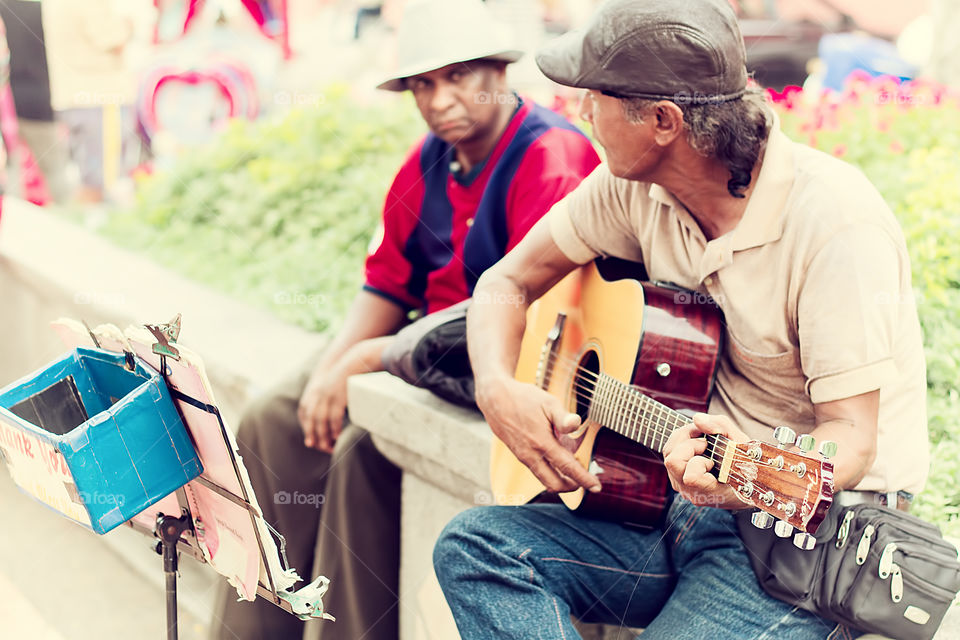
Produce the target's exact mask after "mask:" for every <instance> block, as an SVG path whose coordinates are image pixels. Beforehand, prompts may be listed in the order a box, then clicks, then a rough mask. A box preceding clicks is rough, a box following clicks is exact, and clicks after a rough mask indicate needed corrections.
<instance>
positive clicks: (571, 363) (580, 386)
mask: <svg viewBox="0 0 960 640" xmlns="http://www.w3.org/2000/svg"><path fill="white" fill-rule="evenodd" d="M549 360H550V362H548V364H550V365H553V364H558V362H559V364H561V365H567V367H569V369H570V370H571V371H572V372H577V373H583V374H587V375H590V376H593V378H594V381H593V384H594V386H593V387H590V386H588V385H589V384H590V381H589V380H583V382H580V380H582V378H577V379H576V380H577V382H575V383H574V389H575V394H576V396H577V398H579V399H582V400H587V401H589V400H592V399H593V397H594V395H593V394H594V393H595V392H596V389H597V386H599V384H600V382H601V378H602V376H603V375H604V374H601V373H597V372H594V371H591V370H590V369H587V368H585V367H582V366H579V365H578V361H577V360H574V359H573V358H570V357H568V356H562V355H560V354H557V353H551V354H550V356H549ZM607 378H609V379H610V380H612V381H614V382H616V383H617V384H620V385H623V386H624V390H625V391H629V392H630V393H631V395H633V394H636V395H633V397H635V398H637V399H640V398H647V397H648V396H646V395H645V394H642V392H640V391H638V390H637V389H635V388H633V387H630V386H628V385H625V384H624V383H622V382H620V381H619V380H616V378H613V377H610V376H607ZM581 391H582V392H585V393H580V392H581ZM650 400H651V401H653V402H656V401H655V400H653V399H652V398H650ZM658 404H659V403H658ZM663 407H664V409H666V410H668V411H670V412H672V413H673V414H674V415H675V416H678V417H680V418H681V419H683V420H685V421H686V424H689V423H690V422H692V420H691V419H690V418H687V417H686V416H684V415H683V414H681V413H679V412H677V411H674V410H673V409H670V408H669V407H666V405H663ZM629 409H630V411H629V414H630V415H627V414H623V413H621V415H624V416H625V417H627V418H628V419H630V418H632V419H635V421H637V422H639V423H640V426H641V428H643V417H642V413H643V407H641V406H640V405H639V404H635V405H634V406H631V407H629ZM656 410H658V411H663V410H662V409H659V408H656ZM647 413H650V412H647ZM666 415H667V416H668V417H669V415H670V414H666ZM654 420H655V418H651V419H650V420H648V422H649V427H648V429H649V430H650V431H651V432H652V433H653V435H654V436H659V437H661V438H664V436H669V434H671V433H672V432H673V429H671V428H669V427H668V425H662V424H657V423H655V422H654ZM678 426H679V425H678ZM674 428H676V427H674ZM712 435H714V436H715V441H716V442H717V444H719V445H722V447H723V452H722V453H720V456H721V458H722V457H723V456H724V454H725V452H726V450H727V448H728V444H729V443H730V442H732V441H731V440H730V438H728V437H726V436H724V435H722V434H712ZM631 439H632V438H631ZM708 447H709V444H708ZM705 453H706V452H705ZM716 453H718V452H717V451H716V447H714V451H713V453H712V454H711V455H710V458H711V459H713V460H714V462H719V461H718V460H716V459H715V458H714V455H713V454H716ZM734 459H735V460H736V459H739V460H743V461H750V462H753V463H755V464H758V465H760V466H767V467H770V468H774V467H775V465H773V464H772V463H769V462H762V461H757V460H754V459H753V458H751V457H750V456H747V455H745V454H741V453H739V451H738V450H737V449H736V448H734Z"/></svg>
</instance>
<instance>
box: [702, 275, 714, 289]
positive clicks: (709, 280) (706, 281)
mask: <svg viewBox="0 0 960 640" xmlns="http://www.w3.org/2000/svg"><path fill="white" fill-rule="evenodd" d="M703 284H705V285H707V286H708V287H709V286H710V285H712V284H713V276H707V277H706V278H704V279H703Z"/></svg>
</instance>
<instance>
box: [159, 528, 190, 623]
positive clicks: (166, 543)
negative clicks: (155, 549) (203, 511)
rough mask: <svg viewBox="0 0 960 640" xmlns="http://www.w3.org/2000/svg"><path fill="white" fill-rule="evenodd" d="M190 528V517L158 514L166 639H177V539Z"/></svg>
mask: <svg viewBox="0 0 960 640" xmlns="http://www.w3.org/2000/svg"><path fill="white" fill-rule="evenodd" d="M189 530H190V517H189V516H181V517H179V518H174V517H172V516H167V515H163V514H160V515H159V516H158V517H157V528H156V533H157V535H158V537H159V538H160V547H161V550H160V551H161V553H162V554H163V573H164V575H165V577H166V582H167V640H177V636H178V633H177V541H178V540H180V534H182V533H183V532H184V531H189Z"/></svg>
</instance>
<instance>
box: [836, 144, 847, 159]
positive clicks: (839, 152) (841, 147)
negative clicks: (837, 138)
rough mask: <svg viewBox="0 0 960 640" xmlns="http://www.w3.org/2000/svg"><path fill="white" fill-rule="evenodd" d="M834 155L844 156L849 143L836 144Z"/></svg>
mask: <svg viewBox="0 0 960 640" xmlns="http://www.w3.org/2000/svg"><path fill="white" fill-rule="evenodd" d="M833 155H835V156H837V157H838V158H842V157H843V156H845V155H847V145H845V144H838V145H837V146H835V147H834V148H833Z"/></svg>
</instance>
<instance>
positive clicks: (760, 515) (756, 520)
mask: <svg viewBox="0 0 960 640" xmlns="http://www.w3.org/2000/svg"><path fill="white" fill-rule="evenodd" d="M750 522H751V524H753V526H755V527H756V528H757V529H769V528H770V527H772V526H773V516H772V515H770V514H769V513H767V512H766V511H757V512H755V513H754V514H753V515H752V516H750Z"/></svg>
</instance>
